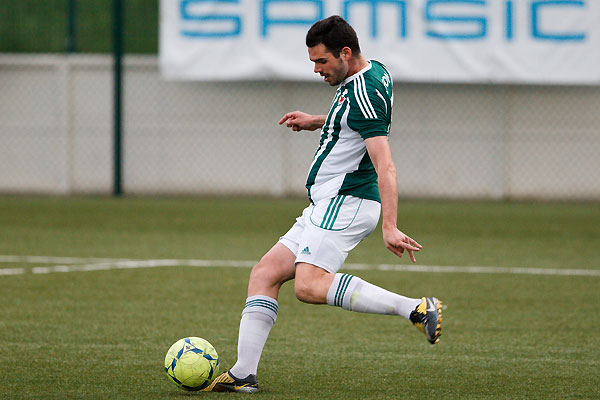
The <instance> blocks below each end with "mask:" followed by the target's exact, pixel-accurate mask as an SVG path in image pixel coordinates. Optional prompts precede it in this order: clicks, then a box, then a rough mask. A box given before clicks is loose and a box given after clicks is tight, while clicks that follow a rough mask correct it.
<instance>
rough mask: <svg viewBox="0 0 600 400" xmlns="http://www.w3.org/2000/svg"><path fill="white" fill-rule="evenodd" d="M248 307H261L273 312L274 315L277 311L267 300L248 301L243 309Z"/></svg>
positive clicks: (275, 305)
mask: <svg viewBox="0 0 600 400" xmlns="http://www.w3.org/2000/svg"><path fill="white" fill-rule="evenodd" d="M250 307H263V308H266V309H268V310H271V311H273V312H274V313H275V314H277V310H278V307H277V304H275V303H273V302H270V301H268V300H261V299H256V300H250V301H248V302H246V307H245V308H250Z"/></svg>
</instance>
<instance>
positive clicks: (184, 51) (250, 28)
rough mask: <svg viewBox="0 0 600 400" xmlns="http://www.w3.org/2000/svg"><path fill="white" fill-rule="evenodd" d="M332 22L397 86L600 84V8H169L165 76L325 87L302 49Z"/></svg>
mask: <svg viewBox="0 0 600 400" xmlns="http://www.w3.org/2000/svg"><path fill="white" fill-rule="evenodd" d="M333 14H338V15H341V16H342V17H344V18H345V19H346V20H347V21H348V22H350V24H351V25H352V26H353V27H354V29H355V30H356V32H357V33H358V37H359V41H360V44H361V49H362V53H363V55H364V56H365V57H366V58H373V59H377V60H379V61H381V62H383V63H384V64H386V65H387V67H388V69H389V70H390V72H391V73H392V75H393V76H394V78H395V79H396V80H399V81H420V82H499V83H500V82H501V83H554V84H593V85H597V84H600V0H161V6H160V65H161V72H162V74H163V76H164V77H166V78H167V79H182V80H269V79H278V80H281V79H286V80H319V78H318V77H317V76H316V75H315V74H314V73H313V71H312V69H313V65H312V63H311V62H310V61H309V59H308V52H307V49H306V46H305V43H304V40H305V36H306V32H307V31H308V29H309V28H310V26H311V25H312V24H313V23H314V22H315V21H317V20H319V19H322V18H325V17H327V16H329V15H333Z"/></svg>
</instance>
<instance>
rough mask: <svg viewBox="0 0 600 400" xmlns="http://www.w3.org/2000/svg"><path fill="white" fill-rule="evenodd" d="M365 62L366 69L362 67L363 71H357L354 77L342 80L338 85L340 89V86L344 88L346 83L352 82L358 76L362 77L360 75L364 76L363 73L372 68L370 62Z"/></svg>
mask: <svg viewBox="0 0 600 400" xmlns="http://www.w3.org/2000/svg"><path fill="white" fill-rule="evenodd" d="M367 62H368V63H369V65H367V66H366V67H364V68H363V69H361V70H360V71H358V72H357V73H355V74H354V75H351V76H349V77H347V78H346V79H344V80H343V81H342V83H341V84H340V87H341V86H344V85H345V84H346V83H348V82H350V81H352V80H354V79H356V77H358V76H359V75H362V74H364V73H365V72H367V71H368V70H370V69H371V66H372V65H373V64H372V63H371V61H370V60H367Z"/></svg>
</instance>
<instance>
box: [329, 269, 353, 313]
mask: <svg viewBox="0 0 600 400" xmlns="http://www.w3.org/2000/svg"><path fill="white" fill-rule="evenodd" d="M352 278H354V276H353V275H350V274H344V275H343V276H342V279H340V283H339V285H338V290H337V292H336V294H335V299H334V302H333V304H334V305H336V306H338V307H341V306H342V304H343V302H344V296H345V295H346V290H347V289H348V285H350V281H351V280H352Z"/></svg>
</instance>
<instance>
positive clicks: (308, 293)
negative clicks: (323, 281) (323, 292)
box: [294, 280, 314, 303]
mask: <svg viewBox="0 0 600 400" xmlns="http://www.w3.org/2000/svg"><path fill="white" fill-rule="evenodd" d="M294 293H295V294H296V298H297V299H298V300H300V301H301V302H303V303H314V301H313V298H314V293H313V290H312V288H311V287H310V286H309V285H307V284H306V283H305V282H304V281H300V280H296V281H294Z"/></svg>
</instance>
